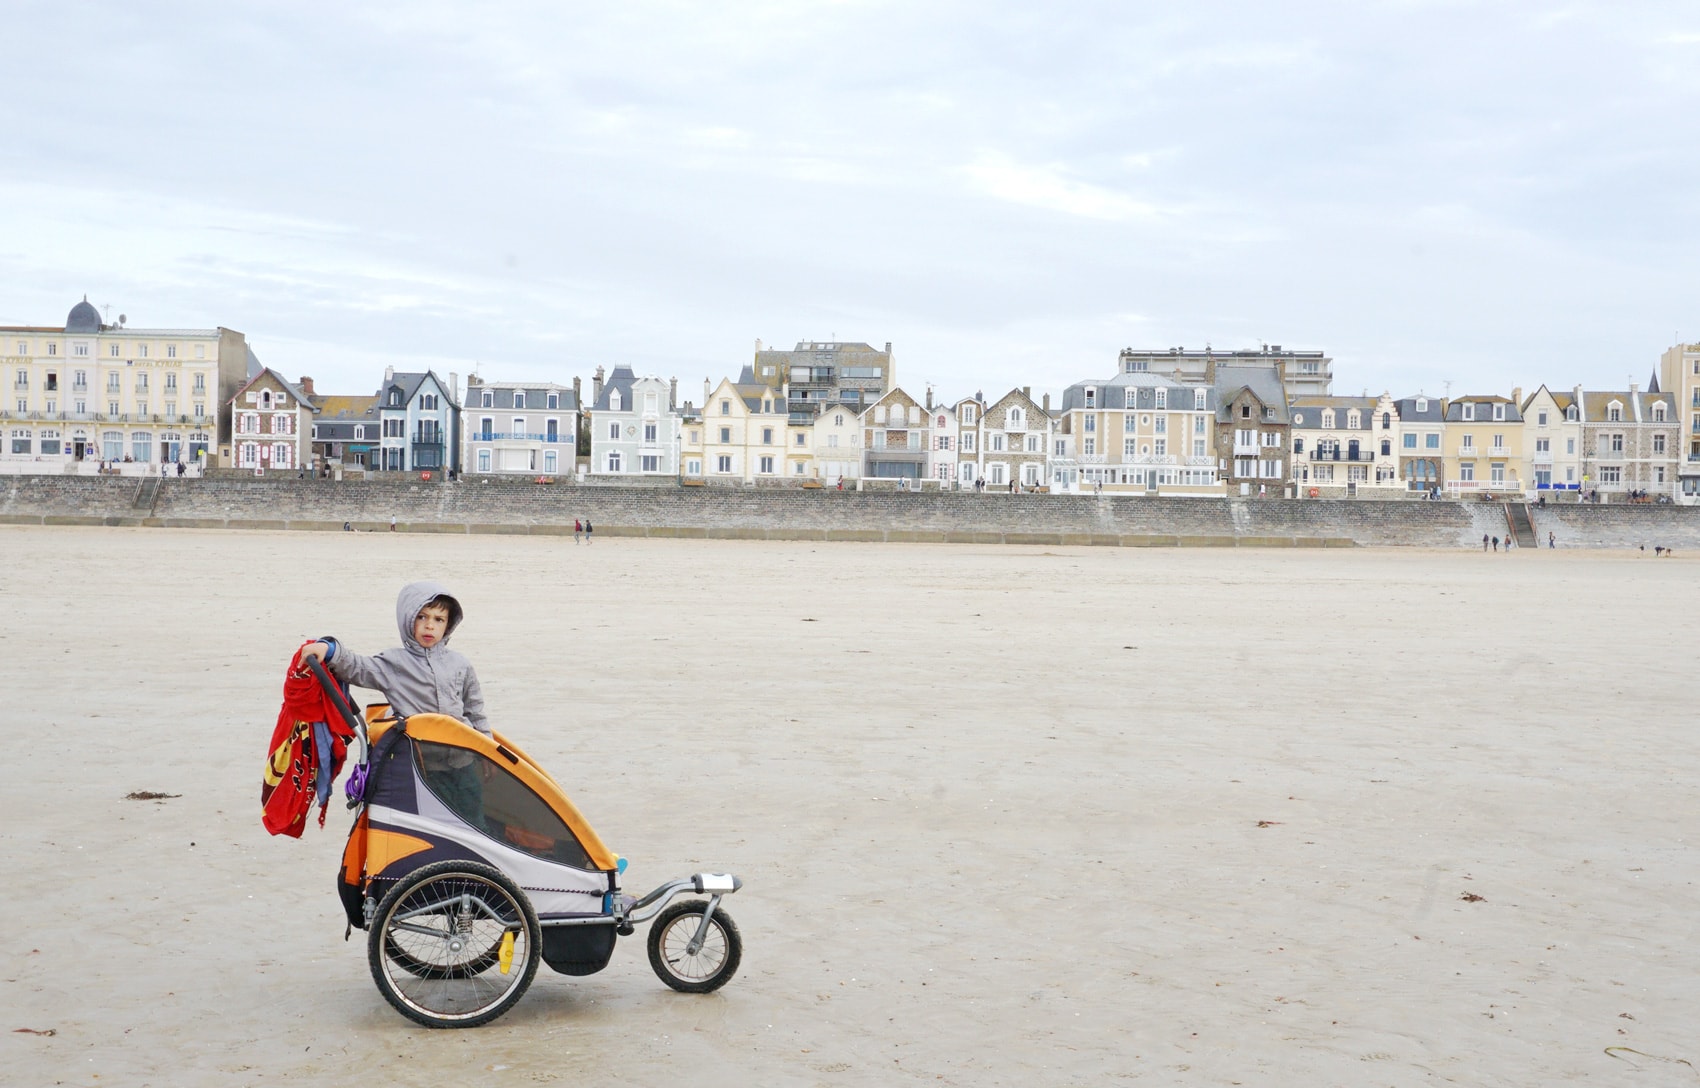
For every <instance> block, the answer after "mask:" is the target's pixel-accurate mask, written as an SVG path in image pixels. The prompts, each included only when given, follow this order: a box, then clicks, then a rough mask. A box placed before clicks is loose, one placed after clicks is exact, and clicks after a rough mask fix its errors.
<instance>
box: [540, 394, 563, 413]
mask: <svg viewBox="0 0 1700 1088" xmlns="http://www.w3.org/2000/svg"><path fill="white" fill-rule="evenodd" d="M543 406H544V407H545V408H547V409H548V410H549V411H551V412H553V411H556V410H558V409H559V408H560V407H561V394H559V393H550V394H549V395H548V396H546V397H544V398H543Z"/></svg>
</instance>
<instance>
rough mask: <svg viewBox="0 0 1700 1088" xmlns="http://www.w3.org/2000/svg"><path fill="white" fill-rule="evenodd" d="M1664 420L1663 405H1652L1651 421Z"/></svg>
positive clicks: (1659, 421) (1658, 421)
mask: <svg viewBox="0 0 1700 1088" xmlns="http://www.w3.org/2000/svg"><path fill="white" fill-rule="evenodd" d="M1664 421H1665V406H1664V405H1662V404H1655V405H1653V422H1654V423H1663V422H1664Z"/></svg>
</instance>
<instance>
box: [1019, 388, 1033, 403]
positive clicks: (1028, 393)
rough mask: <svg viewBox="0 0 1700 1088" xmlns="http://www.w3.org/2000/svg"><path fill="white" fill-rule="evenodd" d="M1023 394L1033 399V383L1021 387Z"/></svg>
mask: <svg viewBox="0 0 1700 1088" xmlns="http://www.w3.org/2000/svg"><path fill="white" fill-rule="evenodd" d="M1021 395H1022V396H1024V397H1026V398H1027V399H1028V400H1032V399H1033V387H1032V386H1031V385H1024V386H1022V387H1021Z"/></svg>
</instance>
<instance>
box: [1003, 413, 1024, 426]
mask: <svg viewBox="0 0 1700 1088" xmlns="http://www.w3.org/2000/svg"><path fill="white" fill-rule="evenodd" d="M1004 420H1005V422H1004V426H1005V427H1009V428H1011V429H1013V430H1020V429H1021V428H1022V427H1025V426H1026V425H1027V420H1026V417H1025V416H1024V415H1023V414H1022V411H1021V409H1019V408H1011V409H1010V410H1009V414H1008V415H1006V416H1005V417H1004Z"/></svg>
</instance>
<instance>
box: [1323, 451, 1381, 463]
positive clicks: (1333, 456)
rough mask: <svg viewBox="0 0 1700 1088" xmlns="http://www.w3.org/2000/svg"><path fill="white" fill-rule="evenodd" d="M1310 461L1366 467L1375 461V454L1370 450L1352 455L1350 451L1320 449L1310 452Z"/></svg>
mask: <svg viewBox="0 0 1700 1088" xmlns="http://www.w3.org/2000/svg"><path fill="white" fill-rule="evenodd" d="M1310 459H1311V460H1312V461H1327V462H1328V463H1330V464H1333V463H1335V462H1342V461H1344V462H1351V463H1354V464H1360V465H1367V464H1369V463H1370V462H1372V461H1374V460H1375V453H1374V451H1372V450H1359V451H1357V452H1356V453H1353V452H1352V451H1351V450H1341V449H1321V450H1311V451H1310Z"/></svg>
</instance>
